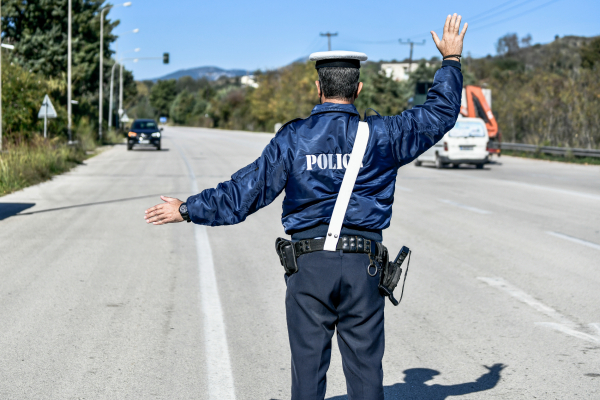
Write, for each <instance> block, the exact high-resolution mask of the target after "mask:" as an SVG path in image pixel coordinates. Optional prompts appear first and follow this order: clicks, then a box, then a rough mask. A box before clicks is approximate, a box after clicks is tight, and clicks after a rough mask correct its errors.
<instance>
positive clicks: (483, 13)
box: [468, 0, 518, 22]
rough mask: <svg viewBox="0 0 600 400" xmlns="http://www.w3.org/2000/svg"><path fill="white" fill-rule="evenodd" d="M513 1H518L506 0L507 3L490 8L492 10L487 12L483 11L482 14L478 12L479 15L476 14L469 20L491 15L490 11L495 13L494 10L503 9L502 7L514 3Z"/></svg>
mask: <svg viewBox="0 0 600 400" xmlns="http://www.w3.org/2000/svg"><path fill="white" fill-rule="evenodd" d="M515 1H518V0H508V1H507V2H505V3H502V4H500V5H499V6H496V7H492V8H490V9H489V10H487V11H484V12H480V13H479V14H477V15H474V16H472V17H470V18H469V19H471V20H473V19H476V18H479V17H481V16H484V15H486V14H489V13H491V12H492V11H495V10H497V9H499V8H502V7H504V6H506V5H508V4H511V3H514V2H515ZM468 22H470V21H468Z"/></svg>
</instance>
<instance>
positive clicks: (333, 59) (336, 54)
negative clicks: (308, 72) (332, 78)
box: [308, 50, 367, 69]
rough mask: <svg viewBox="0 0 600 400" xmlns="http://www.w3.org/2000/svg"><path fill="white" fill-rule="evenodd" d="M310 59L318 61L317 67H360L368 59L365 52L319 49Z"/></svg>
mask: <svg viewBox="0 0 600 400" xmlns="http://www.w3.org/2000/svg"><path fill="white" fill-rule="evenodd" d="M308 59H309V60H310V61H316V62H317V65H316V66H315V68H316V69H319V68H325V67H341V68H360V62H361V61H366V60H367V55H366V54H365V53H359V52H356V51H343V50H336V51H319V52H317V53H312V54H311V55H310V57H308Z"/></svg>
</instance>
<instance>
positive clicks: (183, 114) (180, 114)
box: [169, 89, 196, 125]
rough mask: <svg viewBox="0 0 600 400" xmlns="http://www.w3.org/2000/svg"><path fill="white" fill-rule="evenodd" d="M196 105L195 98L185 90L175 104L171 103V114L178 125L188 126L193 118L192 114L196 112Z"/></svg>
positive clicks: (174, 101) (176, 98) (178, 96)
mask: <svg viewBox="0 0 600 400" xmlns="http://www.w3.org/2000/svg"><path fill="white" fill-rule="evenodd" d="M195 105H196V99H195V98H194V96H193V95H192V94H191V93H190V92H188V91H187V89H184V90H183V91H182V92H180V93H179V94H178V95H177V96H176V97H175V99H174V100H173V103H171V107H170V110H169V114H170V116H171V118H172V120H173V122H175V123H176V124H182V125H183V124H186V123H189V121H190V120H191V118H192V112H193V111H194V107H195Z"/></svg>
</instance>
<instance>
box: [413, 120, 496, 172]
mask: <svg viewBox="0 0 600 400" xmlns="http://www.w3.org/2000/svg"><path fill="white" fill-rule="evenodd" d="M488 141H489V138H488V133H487V129H486V127H485V122H484V121H483V120H482V119H480V118H459V119H458V120H457V121H456V125H454V128H452V129H451V130H450V131H449V132H448V133H446V134H445V135H444V137H443V138H442V140H440V141H439V142H437V143H436V144H435V145H434V146H433V147H431V148H430V149H429V150H427V151H426V152H425V153H423V154H421V155H420V156H419V157H417V159H416V160H415V165H416V166H417V167H420V166H421V165H422V164H423V163H424V162H431V163H434V164H435V166H436V168H443V167H445V166H446V165H448V164H452V166H453V167H454V168H458V166H459V165H460V164H474V165H475V166H476V167H477V168H483V165H484V164H486V163H487V162H488V149H487V145H488Z"/></svg>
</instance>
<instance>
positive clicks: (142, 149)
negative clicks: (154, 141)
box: [129, 147, 169, 153]
mask: <svg viewBox="0 0 600 400" xmlns="http://www.w3.org/2000/svg"><path fill="white" fill-rule="evenodd" d="M129 151H151V152H153V153H156V152H159V151H169V149H165V148H161V149H160V150H156V148H155V147H134V148H133V149H131V150H129Z"/></svg>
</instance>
